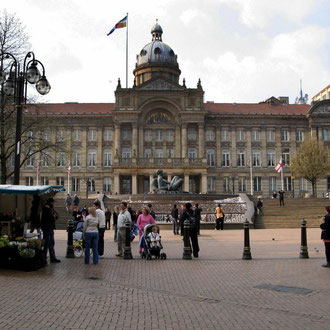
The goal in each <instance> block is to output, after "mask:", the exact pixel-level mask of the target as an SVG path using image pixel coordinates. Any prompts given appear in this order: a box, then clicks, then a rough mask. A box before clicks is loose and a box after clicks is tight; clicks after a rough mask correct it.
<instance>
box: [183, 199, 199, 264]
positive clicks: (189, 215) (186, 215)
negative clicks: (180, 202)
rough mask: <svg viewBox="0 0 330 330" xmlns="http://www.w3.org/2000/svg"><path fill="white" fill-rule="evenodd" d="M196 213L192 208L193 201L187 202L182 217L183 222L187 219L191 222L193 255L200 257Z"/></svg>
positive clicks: (190, 233)
mask: <svg viewBox="0 0 330 330" xmlns="http://www.w3.org/2000/svg"><path fill="white" fill-rule="evenodd" d="M194 213H195V212H194V210H193V209H192V205H191V203H186V205H185V211H184V212H182V214H181V216H180V218H182V222H183V223H184V221H185V220H189V222H190V229H189V237H190V241H191V246H192V252H193V256H194V257H195V258H198V253H199V245H198V234H197V222H196V218H195V214H194ZM180 220H181V219H180Z"/></svg>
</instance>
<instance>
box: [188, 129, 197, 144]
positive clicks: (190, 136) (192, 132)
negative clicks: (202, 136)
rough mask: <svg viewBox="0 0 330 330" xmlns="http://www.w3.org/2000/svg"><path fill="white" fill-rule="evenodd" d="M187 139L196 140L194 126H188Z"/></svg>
mask: <svg viewBox="0 0 330 330" xmlns="http://www.w3.org/2000/svg"><path fill="white" fill-rule="evenodd" d="M188 140H189V141H195V140H197V130H196V128H195V127H189V128H188Z"/></svg>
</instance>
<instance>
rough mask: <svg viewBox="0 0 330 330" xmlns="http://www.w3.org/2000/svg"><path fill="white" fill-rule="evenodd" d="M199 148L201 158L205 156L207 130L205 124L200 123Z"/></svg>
mask: <svg viewBox="0 0 330 330" xmlns="http://www.w3.org/2000/svg"><path fill="white" fill-rule="evenodd" d="M198 150H199V158H203V157H204V154H205V153H204V150H205V131H204V125H203V124H199V125H198Z"/></svg>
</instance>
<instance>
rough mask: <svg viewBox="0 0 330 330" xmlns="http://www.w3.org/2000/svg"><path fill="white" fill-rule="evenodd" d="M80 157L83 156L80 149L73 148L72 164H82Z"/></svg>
mask: <svg viewBox="0 0 330 330" xmlns="http://www.w3.org/2000/svg"><path fill="white" fill-rule="evenodd" d="M80 158H81V154H80V150H73V152H72V166H75V167H77V166H80V165H81V162H80Z"/></svg>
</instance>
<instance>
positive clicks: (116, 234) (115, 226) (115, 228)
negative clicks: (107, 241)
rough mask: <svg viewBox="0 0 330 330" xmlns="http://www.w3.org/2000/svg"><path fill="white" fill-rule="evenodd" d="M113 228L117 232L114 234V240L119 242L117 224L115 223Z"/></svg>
mask: <svg viewBox="0 0 330 330" xmlns="http://www.w3.org/2000/svg"><path fill="white" fill-rule="evenodd" d="M113 230H114V232H115V236H114V239H113V240H114V241H115V242H117V236H118V228H117V225H113Z"/></svg>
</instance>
